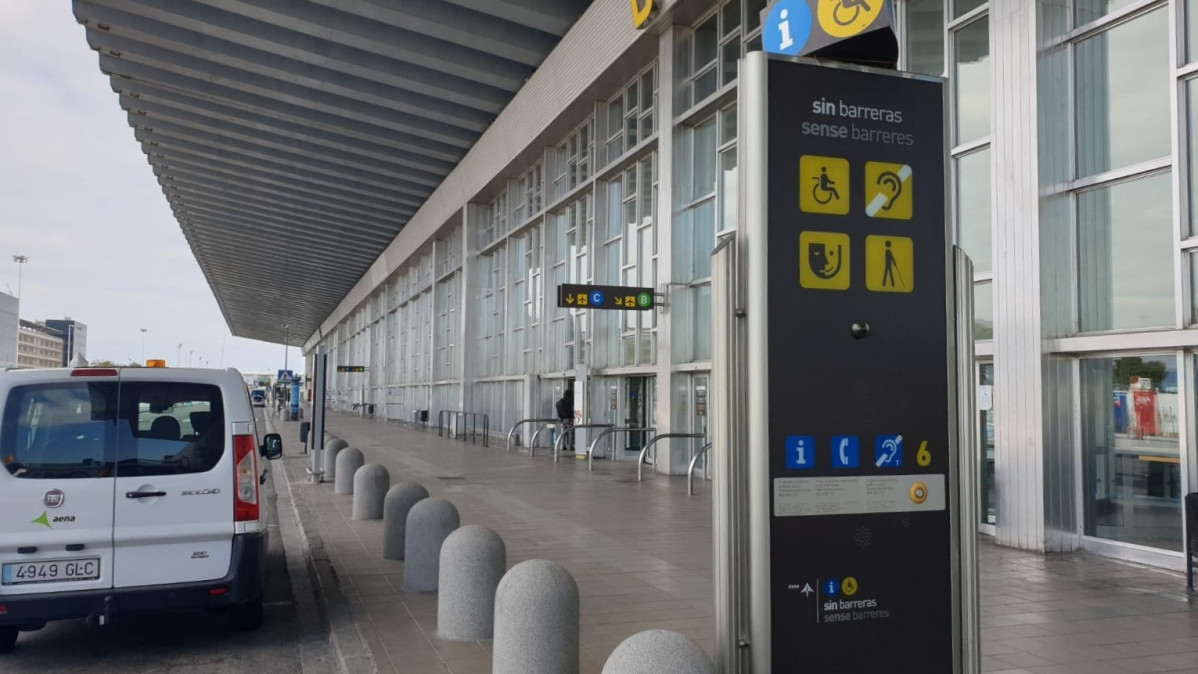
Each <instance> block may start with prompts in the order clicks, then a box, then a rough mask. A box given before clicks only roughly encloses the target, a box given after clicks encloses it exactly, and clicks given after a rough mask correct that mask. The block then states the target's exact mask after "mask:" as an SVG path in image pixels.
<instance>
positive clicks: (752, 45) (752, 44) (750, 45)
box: [745, 33, 761, 52]
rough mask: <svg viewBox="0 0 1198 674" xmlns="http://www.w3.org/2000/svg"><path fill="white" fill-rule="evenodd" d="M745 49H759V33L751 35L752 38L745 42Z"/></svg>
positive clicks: (747, 50)
mask: <svg viewBox="0 0 1198 674" xmlns="http://www.w3.org/2000/svg"><path fill="white" fill-rule="evenodd" d="M745 51H746V52H751V51H761V33H758V34H757V35H754V36H753V39H751V40H749V41H748V42H746V43H745Z"/></svg>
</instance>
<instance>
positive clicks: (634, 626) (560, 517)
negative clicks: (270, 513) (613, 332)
mask: <svg viewBox="0 0 1198 674" xmlns="http://www.w3.org/2000/svg"><path fill="white" fill-rule="evenodd" d="M274 424H275V425H276V426H278V427H279V431H280V432H281V433H283V438H284V445H285V446H288V447H292V448H294V447H297V446H298V442H297V439H298V424H297V423H295V422H278V421H275V422H274ZM328 427H329V428H328V430H329V431H330V432H331V433H334V434H336V435H338V436H340V437H341V438H343V439H345V440H346V441H347V442H349V443H350V445H351V446H353V447H357V448H359V449H361V450H362V452H363V453H364V454H365V456H366V460H367V462H371V463H380V464H382V465H384V466H385V467H387V469H388V470H389V471H390V473H391V480H392V483H394V482H397V481H398V480H400V479H410V480H415V481H417V482H419V483H421V484H423V485H424V486H425V487H426V488H427V489H428V490H429V493H430V494H431V495H433V496H438V497H442V498H446V499H449V500H450V501H452V502H453V503H454V505H455V506H457V508H458V511H459V512H460V513H461V516H462V523H463V524H482V525H485V526H488V527H490V528H492V529H494V530H495V531H496V532H498V533H499V534H500V536H502V537H503V539H504V542H505V543H506V545H507V553H508V566H509V567H510V566H511V565H513V564H516V563H518V562H521V561H524V560H527V559H536V558H541V559H550V560H553V561H555V562H557V563H559V564H562V565H563V566H565V567H566V569H568V570H569V571H570V573H571V574H573V576H574V578H575V580H576V581H577V582H578V587H579V591H580V594H581V598H582V620H581V648H582V655H581V671H582V672H583V673H584V674H590V673H594V674H598V673H599V672H600V671H601V669H602V667H603V663H604V661H605V660H606V659H607V656H608V655H609V654H610V653H611V651H612V649H614V648H615V647H616V645H617V644H619V643H620V642H621V641H623V640H624V639H625V638H626V637H628V636H630V635H632V634H635V633H636V632H639V631H641V630H645V629H653V628H662V629H672V630H676V631H678V632H681V633H683V634H685V635H687V636H688V637H690V638H692V639H694V640H695V641H696V642H697V643H699V645H701V646H702V647H703V648H705V649H707V650H708V652H710V651H711V649H712V645H713V642H712V633H713V620H712V607H711V596H712V592H711V568H712V554H711V526H710V518H711V498H710V492H711V483H710V482H697V483H696V484H697V485H698V489H697V491H698V492H699V493H698V494H697V495H696V496H693V497H688V496H687V495H686V480H685V478H683V477H666V476H661V475H657V474H646V478H645V482H643V483H637V481H636V465H635V463H634V462H632V461H627V462H617V463H610V462H606V461H604V462H601V463H600V462H597V463H596V466H595V471H594V473H589V474H588V473H587V470H586V464H585V463H584V462H581V461H575V460H563V461H562V462H561V463H557V464H555V463H553V461H552V459H550V458H549V457H548V455H547V453H546V454H543V455H539V456H538V457H537V458H536V459H529V458H528V455H527V454H517V453H516V452H512V453H510V454H509V453H506V452H505V451H504V448H503V444H502V442H493V443H492V445H491V447H489V448H484V447H482V446H481V444H480V445H471V444H469V443H464V442H461V441H458V440H450V439H447V438H438V437H437V435H436V433H435V432H429V431H425V430H420V429H415V428H412V427H410V426H406V425H401V424H396V423H382V422H378V421H373V420H367V419H361V418H358V417H352V416H348V415H340V414H330V415H329V417H328ZM309 459H310V457H307V456H300V455H298V454H297V452H296V451H294V450H289V451H288V452H287V458H285V459H284V461H283V464H284V466H285V468H286V472H287V478H288V480H289V481H290V483H291V492H292V494H293V496H294V498H295V501H296V508H297V511H298V512H299V513H300V516H301V518H302V520H303V522H302V523H303V526H304V529H305V533H306V535H308V537H309V543H310V544H314V545H315V546H317V547H318V548H319V551H318V555H317V556H318V557H323V558H325V559H327V566H328V569H327V571H328V577H329V579H332V578H334V577H335V582H333V581H331V580H330V582H327V583H325V582H322V585H324V586H325V587H324V590H325V592H326V602H328V603H330V604H331V605H332V608H336V607H337V606H338V605H342V606H344V609H345V610H346V612H347V613H348V616H347V619H349V620H352V621H353V623H355V624H356V626H357V629H358V633H359V634H360V635H361V642H362V643H361V644H352V643H349V644H347V643H345V642H346V641H350V640H347V639H344V638H342V639H341V640H340V642H341V643H340V644H339V646H338V649H339V650H343V647H348V648H349V649H350V651H349V652H350V653H351V654H354V653H356V654H357V655H356V657H354V658H350V659H349V660H348V662H350V663H351V664H352V667H350V668H351V669H352V670H354V671H361V670H369V669H370V667H369V666H368V665H367V664H366V663H367V661H369V660H370V659H373V664H374V666H375V667H377V669H378V671H380V672H399V673H402V674H425V673H431V672H438V673H441V674H444V673H445V672H453V673H454V674H475V673H480V672H490V671H491V661H490V647H491V644H490V642H489V641H484V642H469V643H461V642H450V641H444V640H441V639H438V638H437V637H436V636H435V633H436V604H437V597H436V595H435V594H423V593H412V592H406V591H404V590H403V589H402V586H403V562H396V561H388V560H384V559H383V558H382V522H381V521H367V522H358V521H353V520H352V519H350V509H351V505H352V497H350V496H335V495H334V494H333V487H332V485H331V484H328V483H326V484H322V485H312V484H308V483H307V475H306V472H305V468H306V465H307V463H306V462H307V461H308V460H309ZM980 547H981V555H982V560H981V564H982V578H983V583H982V586H983V589H982V602H981V610H982V624H983V640H982V651H983V653H984V656H983V662H982V666H983V670H984V671H987V672H1010V673H1013V672H1034V673H1036V674H1066V673H1073V672H1077V673H1082V672H1085V673H1087V674H1107V673H1111V674H1114V673H1132V672H1195V673H1198V607H1195V606H1194V604H1193V603H1192V602H1190V601H1188V600H1187V598H1186V596H1185V579H1184V577H1181V576H1180V575H1178V574H1175V573H1169V572H1163V571H1158V570H1155V569H1148V568H1143V567H1139V566H1135V565H1130V564H1124V563H1120V562H1115V561H1112V560H1108V559H1105V558H1103V557H1098V556H1094V555H1090V554H1086V553H1075V554H1068V555H1050V556H1043V555H1036V554H1029V553H1024V552H1019V551H1015V550H1008V549H1004V548H998V547H996V546H994V545H993V544H992V543H991V542H990V539H988V538H985V537H983V539H982V544H981V546H980ZM330 595H331V597H332V598H331V600H330V598H329V597H330ZM332 608H331V609H330V610H332ZM334 627H336V626H334ZM335 631H336V630H335ZM355 647H356V648H357V650H356V651H355V650H354V648H355ZM343 662H347V660H345V659H344V658H343ZM355 663H356V664H355Z"/></svg>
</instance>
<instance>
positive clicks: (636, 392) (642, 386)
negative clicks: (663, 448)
mask: <svg viewBox="0 0 1198 674" xmlns="http://www.w3.org/2000/svg"><path fill="white" fill-rule="evenodd" d="M653 380H654V377H637V376H632V377H625V378H624V411H623V418H622V419H621V423H622V424H623V425H624V427H625V428H650V427H652V426H653ZM648 440H649V439H648V434H647V433H645V432H644V431H637V432H634V433H628V434H627V440H626V441H625V442H624V450H625V451H626V452H640V451H641V449H642V448H643V447H644V446H645V443H646V442H648Z"/></svg>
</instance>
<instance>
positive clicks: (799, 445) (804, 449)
mask: <svg viewBox="0 0 1198 674" xmlns="http://www.w3.org/2000/svg"><path fill="white" fill-rule="evenodd" d="M786 467H787V468H792V469H799V470H802V469H805V468H814V467H815V438H814V437H812V436H810V435H788V436H786Z"/></svg>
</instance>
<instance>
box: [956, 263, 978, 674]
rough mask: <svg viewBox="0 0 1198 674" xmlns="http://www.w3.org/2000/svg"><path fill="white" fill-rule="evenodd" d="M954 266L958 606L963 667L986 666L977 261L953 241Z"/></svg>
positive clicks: (972, 672)
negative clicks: (976, 333) (976, 352)
mask: <svg viewBox="0 0 1198 674" xmlns="http://www.w3.org/2000/svg"><path fill="white" fill-rule="evenodd" d="M952 252H953V260H952V261H953V272H954V281H955V294H956V323H957V326H956V334H955V335H954V337H955V340H956V343H957V353H956V359H957V362H956V366H957V396H956V398H957V410H956V412H957V446H958V450H957V457H958V465H957V475H956V480H957V483H958V488H957V495H958V496H957V497H958V498H959V499H960V507H958V508H957V509H956V512H957V517H958V518H959V521H958V522H957V532H958V536H959V537H960V543H959V545H958V546H957V550H959V551H960V557H959V559H958V564H959V566H958V568H959V573H960V581H959V587H958V588H957V589H958V592H959V594H958V596H959V597H960V600H959V604H958V610H959V611H960V612H961V614H960V616H961V617H960V620H958V621H954V622H955V623H956V624H959V625H960V630H961V640H960V641H958V643H960V644H961V657H962V660H963V662H962V663H961V672H963V673H964V674H978V672H981V671H982V652H981V639H982V634H981V611H980V609H979V601H980V599H979V596H980V590H979V587H980V581H979V579H978V498H977V496H978V494H977V491H978V483H977V479H978V470H977V456H978V454H977V432H976V427H975V423H976V421H977V402H976V399H975V396H976V395H977V386H976V385H975V384H974V372H975V369H974V368H975V365H974V354H973V263H972V262H971V261H970V260H969V256H968V255H966V254H965V252H964V251H963V250H961V249H960V248H958V247H956V246H953V248H952Z"/></svg>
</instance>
